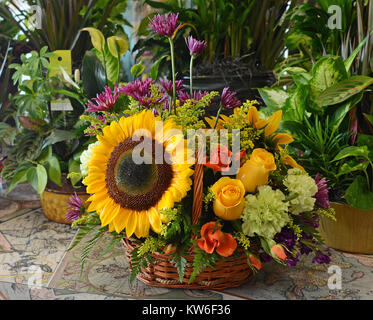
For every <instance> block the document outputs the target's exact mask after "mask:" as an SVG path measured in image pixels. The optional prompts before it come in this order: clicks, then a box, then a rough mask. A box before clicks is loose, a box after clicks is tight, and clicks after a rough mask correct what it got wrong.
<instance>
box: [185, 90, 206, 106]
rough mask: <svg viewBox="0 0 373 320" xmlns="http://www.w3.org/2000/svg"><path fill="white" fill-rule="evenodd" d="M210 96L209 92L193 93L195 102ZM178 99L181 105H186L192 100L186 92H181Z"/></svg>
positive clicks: (199, 91)
mask: <svg viewBox="0 0 373 320" xmlns="http://www.w3.org/2000/svg"><path fill="white" fill-rule="evenodd" d="M207 94H208V91H201V90H198V91H193V100H195V101H200V100H201V99H202V98H203V97H204V96H205V95H207ZM178 98H179V100H180V103H181V104H184V103H185V102H186V101H187V100H189V99H190V94H189V93H188V92H186V91H179V92H178Z"/></svg>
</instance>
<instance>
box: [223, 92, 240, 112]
mask: <svg viewBox="0 0 373 320" xmlns="http://www.w3.org/2000/svg"><path fill="white" fill-rule="evenodd" d="M236 94H237V93H236V92H231V91H229V88H224V89H223V92H222V94H221V104H222V106H223V107H224V108H227V109H234V108H237V107H239V106H240V105H241V101H240V100H238V99H237V98H236Z"/></svg>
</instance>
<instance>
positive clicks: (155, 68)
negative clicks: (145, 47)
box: [150, 55, 168, 81]
mask: <svg viewBox="0 0 373 320" xmlns="http://www.w3.org/2000/svg"><path fill="white" fill-rule="evenodd" d="M167 57H168V55H164V56H162V57H161V58H159V59H158V60H157V61H156V62H154V64H153V65H152V67H151V69H150V77H151V78H152V79H153V80H154V81H156V80H157V79H158V69H159V65H160V64H161V62H162V60H163V59H164V58H167Z"/></svg>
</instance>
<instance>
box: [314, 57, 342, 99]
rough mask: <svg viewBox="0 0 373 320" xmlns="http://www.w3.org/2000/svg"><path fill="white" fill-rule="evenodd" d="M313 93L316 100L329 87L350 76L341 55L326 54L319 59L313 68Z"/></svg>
mask: <svg viewBox="0 0 373 320" xmlns="http://www.w3.org/2000/svg"><path fill="white" fill-rule="evenodd" d="M311 74H312V79H311V80H310V86H311V95H312V97H313V99H314V100H316V99H317V98H318V96H319V95H320V94H321V93H322V92H324V91H325V90H326V89H327V88H329V87H332V86H333V85H335V84H337V83H338V82H340V81H342V80H346V79H347V78H348V74H347V71H346V68H345V65H344V61H343V59H342V58H341V57H339V56H326V57H323V58H321V59H320V60H319V61H317V62H316V63H315V64H314V65H313V67H312V70H311Z"/></svg>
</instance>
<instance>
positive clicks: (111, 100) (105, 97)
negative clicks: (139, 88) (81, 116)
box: [86, 84, 119, 112]
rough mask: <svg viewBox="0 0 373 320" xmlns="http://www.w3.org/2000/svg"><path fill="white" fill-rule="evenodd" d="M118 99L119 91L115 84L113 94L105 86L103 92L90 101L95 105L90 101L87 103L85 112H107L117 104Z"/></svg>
mask: <svg viewBox="0 0 373 320" xmlns="http://www.w3.org/2000/svg"><path fill="white" fill-rule="evenodd" d="M118 97H119V91H118V88H117V85H116V84H115V85H114V92H113V91H112V90H111V88H110V87H108V86H106V87H105V91H104V92H102V93H101V94H98V95H97V96H96V98H93V99H92V100H93V101H94V102H96V103H93V102H92V100H91V101H88V103H87V106H88V108H87V109H86V112H99V111H109V110H110V109H112V108H113V106H114V104H115V102H117V99H118Z"/></svg>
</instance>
